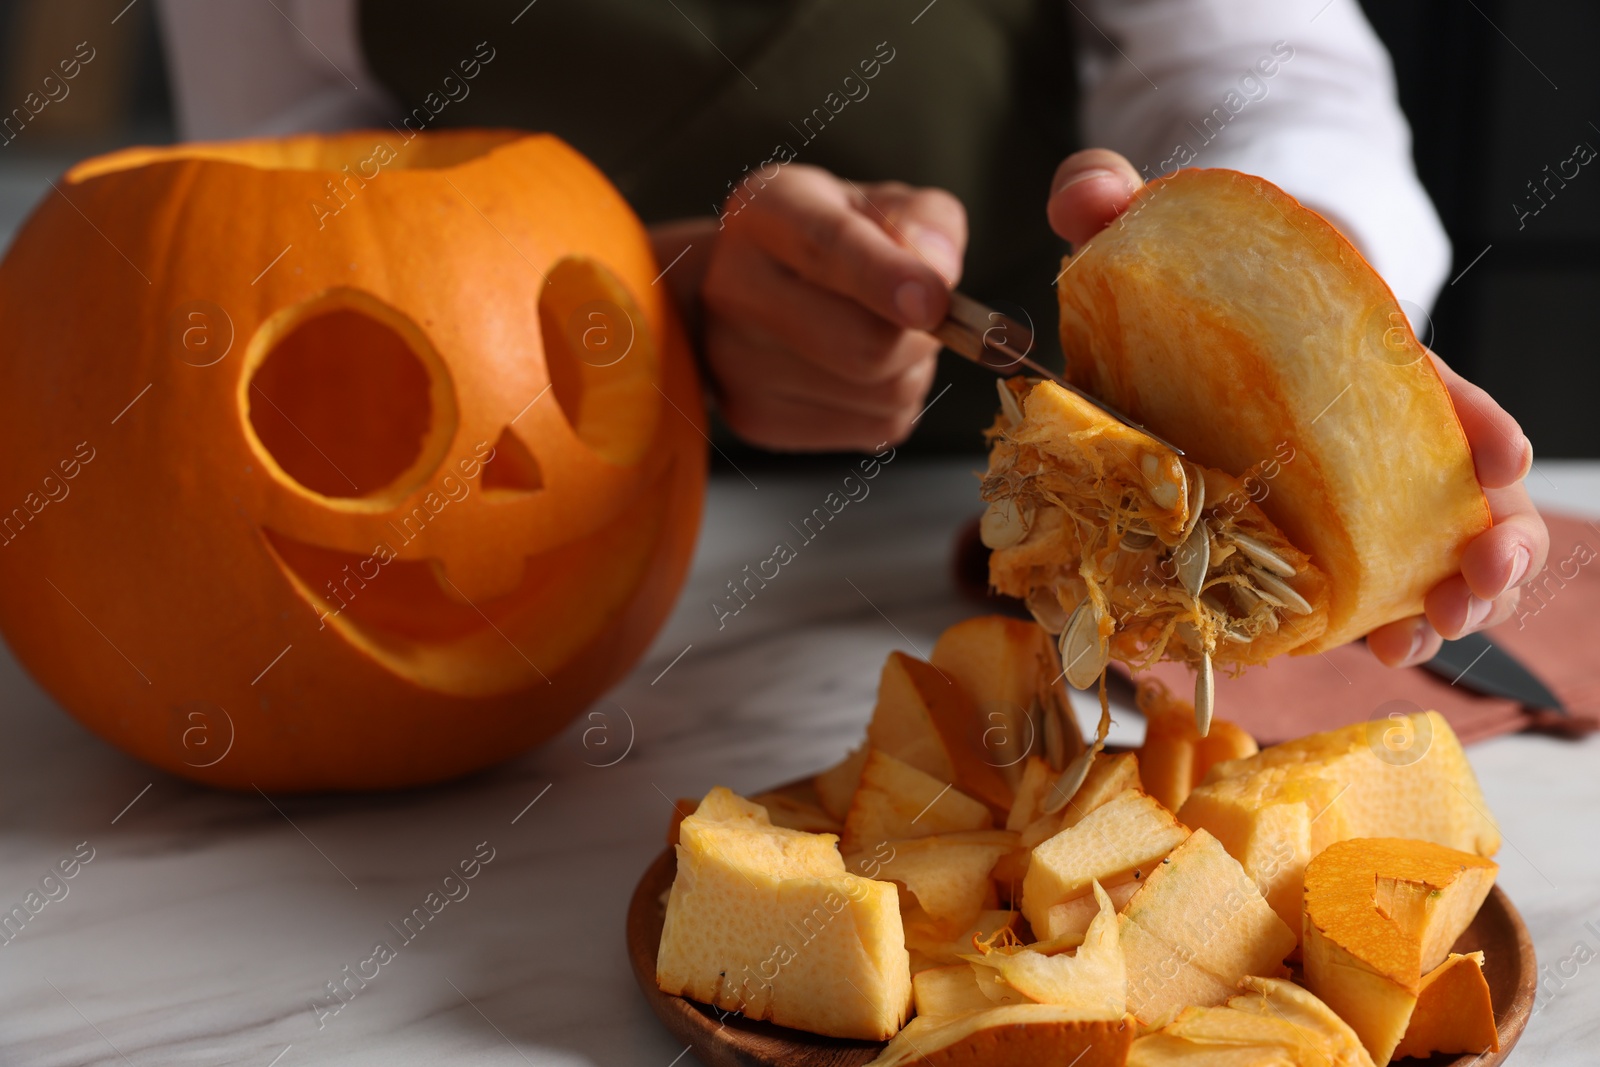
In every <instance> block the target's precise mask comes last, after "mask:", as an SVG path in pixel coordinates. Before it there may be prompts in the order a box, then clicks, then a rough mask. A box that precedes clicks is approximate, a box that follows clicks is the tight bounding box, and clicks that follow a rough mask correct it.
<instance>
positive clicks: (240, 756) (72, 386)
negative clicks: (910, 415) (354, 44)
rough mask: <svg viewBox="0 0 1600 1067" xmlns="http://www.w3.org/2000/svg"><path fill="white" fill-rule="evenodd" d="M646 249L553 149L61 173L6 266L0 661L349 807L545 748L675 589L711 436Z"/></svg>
mask: <svg viewBox="0 0 1600 1067" xmlns="http://www.w3.org/2000/svg"><path fill="white" fill-rule="evenodd" d="M658 269H659V268H658V266H657V264H656V263H655V261H654V259H653V257H652V254H651V250H650V246H649V243H648V241H647V238H646V234H645V232H644V230H643V228H642V227H641V225H640V224H639V222H638V220H637V219H636V218H635V216H634V215H633V214H632V212H631V211H630V210H629V208H628V207H627V205H626V204H625V203H624V202H623V200H622V199H621V197H620V196H619V195H618V194H617V192H616V191H615V190H614V189H613V188H612V187H611V186H610V185H609V184H608V183H607V181H606V180H605V179H604V178H603V177H602V176H601V175H600V174H599V172H598V171H596V170H595V169H594V168H593V167H592V166H591V165H590V164H589V163H588V162H587V161H586V160H584V159H583V158H582V157H581V156H579V155H578V154H577V153H576V152H574V151H573V150H572V149H571V148H569V147H567V146H566V145H565V144H563V143H562V142H560V141H558V140H556V139H554V138H551V137H546V136H524V135H520V134H517V133H514V132H509V131H502V132H482V131H472V132H463V133H443V134H433V135H422V136H415V137H414V139H413V140H412V141H410V142H407V141H405V140H404V138H403V137H402V136H401V135H398V134H395V133H391V132H389V131H382V132H364V133H352V134H348V135H343V136H339V137H334V138H320V137H301V138H294V139H289V140H282V141H256V142H239V143H228V144H214V145H187V146H180V147H176V148H171V149H132V150H129V151H124V152H118V153H115V154H113V155H109V156H105V157H101V158H99V159H93V160H89V161H87V162H85V163H82V164H79V165H78V166H77V167H75V168H73V169H72V170H71V171H69V172H68V173H67V175H66V176H65V177H64V178H63V179H62V180H61V181H60V182H59V186H58V189H57V191H55V192H52V193H51V194H50V195H49V196H48V197H47V198H46V199H45V201H44V202H43V203H42V204H41V206H40V207H39V209H38V210H37V211H36V212H35V213H34V215H33V217H32V219H31V220H30V221H29V222H28V224H27V226H26V227H25V229H24V230H23V231H22V233H21V234H20V235H19V236H18V238H17V240H16V242H15V244H14V246H13V247H12V249H11V252H10V254H9V255H8V256H7V258H6V261H5V263H4V265H3V266H0V316H3V317H0V321H3V322H4V323H5V329H4V331H3V333H0V352H3V356H0V454H3V455H4V456H5V463H4V464H3V466H0V509H3V511H0V588H3V590H4V595H3V596H0V628H3V630H4V633H5V637H6V640H7V641H8V642H9V643H10V646H11V648H12V650H13V651H14V652H15V654H16V655H17V657H18V658H19V659H20V660H21V661H22V663H23V664H24V665H25V666H26V668H27V669H28V670H29V671H30V672H31V673H32V675H33V677H34V678H35V679H37V681H38V682H39V683H40V684H41V685H42V686H43V687H44V688H45V689H47V690H49V691H50V693H51V694H52V695H54V696H55V698H56V699H57V700H59V701H60V702H61V704H63V705H64V706H65V707H66V708H67V709H69V710H70V711H71V712H72V713H73V714H74V715H76V716H77V717H78V718H79V719H80V720H81V721H82V722H83V723H84V724H85V725H87V726H88V727H89V728H90V729H91V730H93V731H94V732H96V733H97V734H99V735H100V736H102V737H104V738H105V739H106V740H108V741H110V742H111V743H113V744H115V745H117V746H118V747H120V748H122V749H124V750H125V751H127V752H129V753H132V754H133V755H136V756H138V757H140V758H142V759H145V760H148V761H149V762H151V763H154V764H156V765H158V766H161V767H164V768H166V769H168V770H170V771H173V772H175V773H178V774H181V775H185V776H187V777H190V778H195V779H198V780H201V781H205V782H210V783H214V784H219V785H226V786H235V787H248V786H250V785H252V784H253V785H256V786H259V787H261V788H262V789H265V790H268V791H271V790H312V789H365V788H382V787H393V786H402V785H409V784H415V783H421V782H429V781H436V780H440V779H444V778H449V777H452V776H455V775H459V774H462V773H464V772H467V771H471V770H473V769H475V768H479V767H483V766H485V765H487V764H490V763H493V762H495V761H497V760H501V759H504V758H506V757H508V756H511V755H513V754H515V753H516V752H518V751H520V750H522V749H524V748H526V747H527V746H529V745H533V744H536V743H538V742H539V741H541V740H544V739H546V738H548V737H549V736H551V735H552V734H553V733H555V732H556V731H558V730H559V729H561V728H562V727H563V726H564V725H565V724H566V723H567V722H568V721H569V720H570V719H571V718H572V717H573V716H574V715H576V714H577V712H578V711H579V710H581V709H582V708H583V707H584V706H585V705H587V704H588V703H589V702H591V701H592V700H593V699H594V698H595V697H597V696H598V695H599V694H600V693H601V692H603V691H604V690H605V689H606V688H607V687H609V686H610V685H611V684H612V683H614V682H615V681H617V680H618V678H619V677H621V675H622V674H623V673H625V672H626V671H627V670H628V669H629V668H630V667H631V666H632V665H633V663H634V662H635V661H636V660H637V659H638V658H639V656H640V655H641V654H642V653H643V651H644V649H645V648H646V646H647V645H648V643H649V641H650V640H651V638H652V637H653V636H654V634H655V633H656V631H657V629H658V627H659V626H660V624H661V622H662V620H663V619H664V617H665V616H666V614H667V612H668V610H669V609H670V607H671V605H672V602H673V600H674V598H675V596H676V594H677V591H678V589H679V587H680V585H681V583H682V581H683V578H684V575H685V572H686V569H687V566H688V561H689V557H690V553H691V551H692V548H693V542H694V539H695V534H696V531H697V527H698V523H699V516H700V510H701V504H702V500H703V495H704V487H705V462H704V461H705V447H706V446H705V439H704V436H703V429H702V427H703V420H704V413H703V408H702V405H701V402H700V394H699V385H698V382H697V379H696V374H695V371H694V367H693V364H692V361H691V359H690V354H689V349H688V345H687V341H686V339H685V337H684V334H683V331H682V329H681V327H680V325H679V324H678V322H677V321H676V318H675V315H674V312H673V309H672V308H671V306H670V302H669V299H668V295H667V293H666V291H665V287H664V286H659V285H654V284H653V279H654V278H655V277H656V275H657V272H658Z"/></svg>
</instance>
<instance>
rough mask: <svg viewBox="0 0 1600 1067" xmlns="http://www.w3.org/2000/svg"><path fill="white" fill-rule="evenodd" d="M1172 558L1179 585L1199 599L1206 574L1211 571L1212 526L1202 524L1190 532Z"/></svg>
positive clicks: (1174, 550) (1174, 551)
mask: <svg viewBox="0 0 1600 1067" xmlns="http://www.w3.org/2000/svg"><path fill="white" fill-rule="evenodd" d="M1172 558H1173V561H1174V562H1175V563H1176V564H1177V569H1178V583H1179V584H1180V585H1182V586H1183V589H1184V592H1186V593H1188V594H1189V595H1190V596H1192V597H1198V596H1199V595H1200V588H1201V586H1203V585H1205V582H1206V573H1207V572H1208V571H1210V570H1211V528H1210V526H1209V525H1208V524H1206V523H1200V524H1199V525H1197V526H1196V527H1195V528H1194V529H1193V530H1191V531H1189V536H1188V537H1185V538H1184V539H1183V543H1182V544H1180V545H1179V546H1178V547H1177V548H1175V549H1173V550H1172Z"/></svg>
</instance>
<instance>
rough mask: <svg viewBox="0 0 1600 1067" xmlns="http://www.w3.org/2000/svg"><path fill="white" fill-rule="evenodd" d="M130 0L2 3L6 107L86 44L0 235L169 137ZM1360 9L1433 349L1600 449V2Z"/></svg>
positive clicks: (149, 35)
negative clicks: (1421, 189) (1431, 246)
mask: <svg viewBox="0 0 1600 1067" xmlns="http://www.w3.org/2000/svg"><path fill="white" fill-rule="evenodd" d="M263 2H265V0H263ZM125 3H126V0H104V2H101V0H0V88H3V91H4V94H5V95H4V96H3V97H0V100H3V101H4V102H5V103H4V106H3V107H0V112H7V113H8V112H9V109H10V107H11V106H13V103H20V102H21V101H22V99H23V98H24V97H25V96H27V94H28V93H30V92H34V91H37V90H38V89H39V83H40V81H41V79H42V78H43V77H44V75H45V74H46V73H49V72H51V71H52V69H53V68H54V66H55V65H56V63H57V61H58V60H59V59H60V58H61V57H63V56H67V55H70V54H71V53H72V49H73V46H74V45H75V44H76V43H77V42H78V41H82V40H90V41H92V44H93V47H94V49H95V57H94V59H93V61H92V63H91V64H90V65H89V66H88V67H86V68H85V69H84V71H83V72H82V75H81V76H80V77H78V78H76V79H74V80H73V82H72V83H71V96H70V98H69V99H71V100H73V103H72V105H71V106H70V107H57V106H54V105H51V106H47V107H45V108H44V109H43V110H42V111H41V112H40V114H39V115H37V116H36V117H34V118H33V119H32V120H31V121H30V122H29V124H28V125H27V126H26V127H25V128H23V129H21V130H20V131H15V132H14V136H11V139H10V140H8V141H6V142H5V143H3V144H0V241H9V239H10V235H11V233H12V232H13V231H14V230H15V228H16V227H17V226H18V225H20V223H21V221H22V219H23V218H25V217H26V214H27V212H28V211H29V209H30V208H31V206H32V205H33V203H34V202H35V201H36V200H37V199H38V198H39V196H40V194H41V192H42V191H44V190H46V189H48V185H47V184H46V180H47V179H49V178H52V177H54V176H55V175H56V174H58V173H59V172H60V171H61V170H63V169H64V168H65V167H66V166H67V165H68V164H70V163H72V162H74V161H76V160H77V159H80V158H82V157H84V156H88V155H93V154H95V153H98V152H102V151H107V150H109V149H112V148H115V147H119V146H121V145H125V144H133V143H139V142H146V143H149V142H162V141H169V140H171V139H172V137H173V124H172V117H171V105H170V100H169V96H168V92H167V84H166V77H165V73H164V71H163V69H162V57H161V46H160V42H159V39H158V35H157V32H156V25H155V11H154V7H153V4H152V3H151V2H150V0H134V2H133V3H132V4H131V5H128V6H126V7H124V4H125ZM1364 6H1365V8H1366V10H1367V15H1368V17H1369V18H1370V19H1371V20H1372V22H1373V25H1374V26H1375V27H1376V29H1377V31H1378V33H1379V35H1380V36H1381V37H1382V38H1383V39H1384V41H1385V42H1386V43H1387V44H1388V46H1389V49H1390V52H1391V53H1392V54H1393V56H1394V60H1395V66H1396V70H1397V74H1398V78H1399V85H1400V100H1401V104H1402V106H1403V107H1404V108H1405V110H1406V113H1407V114H1408V115H1409V116H1410V118H1411V124H1412V129H1413V132H1414V135H1415V155H1416V163H1417V169H1418V171H1419V172H1420V174H1421V176H1422V181H1423V183H1424V184H1425V185H1426V186H1427V188H1428V191H1429V192H1430V193H1431V194H1432V196H1433V199H1434V202H1435V203H1436V204H1437V205H1438V208H1439V213H1440V215H1441V216H1442V217H1443V219H1444V224H1445V227H1446V229H1447V230H1448V231H1449V233H1450V238H1451V240H1452V242H1453V243H1454V246H1455V266H1454V268H1453V270H1452V273H1451V277H1452V278H1454V279H1455V280H1454V281H1453V282H1451V283H1450V284H1449V285H1448V286H1447V287H1446V288H1445V290H1444V294H1443V296H1442V297H1441V298H1440V300H1439V303H1438V305H1437V307H1436V308H1435V309H1434V311H1433V315H1432V343H1433V345H1434V346H1435V347H1436V348H1437V349H1438V350H1439V351H1440V352H1441V353H1442V354H1444V355H1445V356H1446V358H1448V359H1449V360H1450V361H1451V362H1452V363H1453V364H1454V365H1455V366H1456V367H1457V368H1458V369H1460V370H1461V371H1462V372H1463V373H1464V374H1466V375H1467V377H1469V378H1471V379H1473V380H1474V381H1476V382H1478V383H1479V384H1481V385H1483V386H1484V387H1485V388H1487V389H1489V391H1490V392H1492V393H1493V394H1494V395H1495V396H1496V397H1497V398H1498V399H1499V400H1500V402H1501V403H1502V404H1504V405H1505V407H1506V408H1508V409H1509V410H1510V411H1511V413H1512V414H1514V415H1515V416H1516V417H1517V418H1518V419H1520V420H1521V421H1522V424H1523V426H1524V427H1525V428H1526V429H1527V431H1528V435H1529V437H1530V438H1532V440H1533V442H1534V446H1535V448H1536V449H1537V450H1538V452H1539V453H1540V454H1541V455H1544V456H1600V411H1596V410H1595V409H1596V407H1597V405H1600V344H1597V341H1596V326H1597V321H1600V320H1597V311H1600V159H1596V160H1595V161H1594V162H1591V163H1589V164H1588V165H1585V166H1582V167H1581V168H1580V170H1579V172H1578V174H1577V176H1576V177H1575V178H1567V179H1561V178H1559V176H1557V177H1556V178H1555V179H1554V180H1551V179H1550V176H1551V175H1554V174H1555V173H1556V170H1557V167H1558V165H1560V164H1562V163H1563V161H1566V160H1570V159H1572V158H1573V154H1574V150H1575V148H1577V146H1579V145H1587V146H1588V150H1589V151H1590V152H1593V151H1595V150H1600V54H1597V51H1600V3H1596V2H1595V0H1517V2H1511V0H1365V2H1364ZM119 11H120V15H119V14H118V12H119ZM113 16H115V17H116V22H115V23H114V24H112V26H111V28H110V30H109V32H108V25H107V20H108V18H111V17H113ZM8 136H10V135H8ZM1546 167H1548V168H1550V169H1549V170H1548V171H1546V169H1545V168H1546ZM1567 171H1568V173H1569V174H1570V173H1571V164H1568V166H1567ZM1534 187H1537V188H1538V195H1539V197H1540V199H1535V196H1534V192H1533V191H1532V190H1533V188H1534ZM1533 209H1538V210H1537V213H1536V214H1535V213H1532V212H1533ZM1523 212H1528V214H1527V215H1526V216H1525V217H1524V216H1523V215H1522V213H1523ZM947 358H948V357H947ZM978 447H979V442H978V441H977V440H976V438H974V440H973V442H972V448H973V450H974V451H976V450H977V448H978ZM745 458H746V459H749V458H750V457H745Z"/></svg>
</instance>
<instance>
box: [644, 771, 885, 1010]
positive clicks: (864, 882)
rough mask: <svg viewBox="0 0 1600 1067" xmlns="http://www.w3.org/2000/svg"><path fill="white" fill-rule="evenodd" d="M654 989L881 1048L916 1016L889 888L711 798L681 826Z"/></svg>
mask: <svg viewBox="0 0 1600 1067" xmlns="http://www.w3.org/2000/svg"><path fill="white" fill-rule="evenodd" d="M678 836H679V843H678V845H677V858H678V870H677V874H676V876H675V877H674V879H673V882H672V888H671V890H670V891H669V893H668V896H667V909H666V918H665V921H664V923H663V926H662V931H661V946H660V949H659V951H658V953H657V956H656V984H657V985H658V986H659V987H660V988H661V990H662V991H663V992H665V993H671V994H676V995H679V996H685V997H690V998H692V999H694V1000H699V1001H702V1002H704V1003H707V1004H713V1005H715V1006H717V1007H719V1008H723V1009H732V1010H736V1011H741V1012H743V1013H744V1014H745V1015H747V1016H749V1017H750V1018H753V1019H768V1020H771V1021H772V1022H775V1023H778V1024H780V1025H783V1026H794V1027H798V1028H800V1029H804V1030H810V1031H812V1032H814V1033H819V1034H831V1035H833V1036H836V1037H855V1038H865V1039H869V1040H879V1041H881V1040H884V1039H885V1038H888V1037H889V1036H890V1035H892V1034H893V1033H895V1031H896V1030H898V1029H899V1028H900V1024H901V1023H903V1022H904V1021H905V1019H906V1016H907V1015H908V1014H909V1012H910V1008H911V971H910V959H909V956H908V955H907V952H906V948H905V935H904V932H903V929H902V926H901V923H900V903H899V898H898V894H897V892H896V890H895V887H894V886H893V885H891V884H890V883H888V882H875V881H873V880H871V879H868V878H862V877H859V876H857V875H853V874H850V873H848V872H847V871H846V870H845V866H844V860H843V859H842V858H841V857H840V855H839V852H838V850H837V848H836V847H835V844H836V840H837V839H836V838H834V836H833V835H832V834H808V833H805V832H803V831H800V830H790V829H788V828H786V827H781V826H773V825H772V824H771V822H770V821H769V820H768V818H767V813H766V810H765V809H764V808H762V807H761V806H760V805H757V804H752V803H750V802H749V801H747V800H744V799H743V798H741V797H738V796H736V795H734V794H733V793H731V792H729V791H728V790H726V789H721V788H719V789H714V790H712V791H711V792H710V793H708V794H707V795H706V797H705V799H703V800H702V801H701V802H700V804H699V805H698V807H697V809H696V811H695V812H694V813H693V814H691V815H688V816H686V817H685V818H684V819H683V821H682V822H681V823H680V824H679V827H678Z"/></svg>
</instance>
